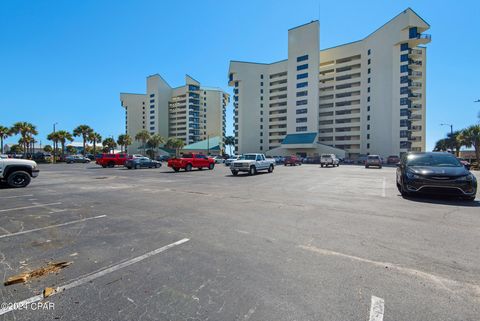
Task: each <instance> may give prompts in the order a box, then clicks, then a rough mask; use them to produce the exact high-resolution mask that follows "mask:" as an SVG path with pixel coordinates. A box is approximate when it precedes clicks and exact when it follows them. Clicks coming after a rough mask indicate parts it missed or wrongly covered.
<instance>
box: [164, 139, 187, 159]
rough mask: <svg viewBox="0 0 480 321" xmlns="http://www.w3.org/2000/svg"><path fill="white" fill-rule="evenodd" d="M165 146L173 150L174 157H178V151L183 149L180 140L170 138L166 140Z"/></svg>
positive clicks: (183, 144)
mask: <svg viewBox="0 0 480 321" xmlns="http://www.w3.org/2000/svg"><path fill="white" fill-rule="evenodd" d="M165 146H167V147H168V148H172V149H175V156H177V157H178V152H179V151H180V149H182V148H183V146H185V143H184V142H183V140H182V139H179V138H176V137H170V138H169V139H168V140H167V142H166V144H165Z"/></svg>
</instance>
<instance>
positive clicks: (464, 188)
mask: <svg viewBox="0 0 480 321" xmlns="http://www.w3.org/2000/svg"><path fill="white" fill-rule="evenodd" d="M396 180H397V188H398V191H399V192H400V193H401V194H402V196H408V195H410V194H413V193H426V194H434V195H452V196H461V197H463V198H464V199H466V200H469V201H473V200H475V196H476V194H477V179H476V178H475V175H473V174H472V173H470V171H469V170H468V169H467V168H465V166H464V165H463V164H462V163H460V161H459V160H458V159H457V158H456V157H455V156H454V155H452V154H450V153H442V152H428V153H412V152H410V153H407V154H405V155H403V156H402V159H401V160H400V163H399V164H398V167H397V173H396Z"/></svg>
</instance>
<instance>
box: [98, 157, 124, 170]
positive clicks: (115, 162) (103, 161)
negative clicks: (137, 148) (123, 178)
mask: <svg viewBox="0 0 480 321" xmlns="http://www.w3.org/2000/svg"><path fill="white" fill-rule="evenodd" d="M127 159H128V154H101V155H100V156H99V157H97V159H96V161H95V163H97V164H98V165H100V166H102V167H103V168H105V167H114V166H123V165H125V162H126V161H127Z"/></svg>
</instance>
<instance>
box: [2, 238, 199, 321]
mask: <svg viewBox="0 0 480 321" xmlns="http://www.w3.org/2000/svg"><path fill="white" fill-rule="evenodd" d="M188 241H190V239H187V238H185V239H181V240H180V241H177V242H175V243H172V244H169V245H165V246H163V247H161V248H158V249H156V250H153V251H151V252H148V253H145V254H143V255H140V256H137V257H135V258H133V259H130V260H128V261H125V262H122V263H119V264H115V265H111V266H110V267H107V268H104V269H101V270H98V271H96V272H93V273H90V274H87V275H84V276H82V277H80V278H78V279H76V280H75V281H73V282H70V283H67V284H65V285H63V286H59V287H57V288H56V289H55V291H54V292H53V293H52V295H55V294H58V293H61V292H64V291H66V290H69V289H72V288H75V287H77V286H80V285H83V284H85V283H88V282H91V281H93V280H95V279H97V278H99V277H102V276H104V275H106V274H109V273H112V272H115V271H117V270H120V269H123V268H124V267H127V266H130V265H132V264H135V263H138V262H140V261H143V260H145V259H147V258H149V257H151V256H154V255H156V254H159V253H162V252H165V251H166V250H168V249H170V248H172V247H174V246H177V245H180V244H183V243H186V242H188ZM41 300H43V295H36V296H33V297H31V298H28V299H26V300H23V301H20V302H16V303H15V304H13V305H11V306H8V307H6V308H3V309H0V315H3V314H5V313H8V312H11V311H13V309H14V306H27V305H28V304H31V303H34V302H38V301H41Z"/></svg>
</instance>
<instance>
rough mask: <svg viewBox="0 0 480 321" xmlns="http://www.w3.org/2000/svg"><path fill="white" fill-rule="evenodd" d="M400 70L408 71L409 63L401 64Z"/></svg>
mask: <svg viewBox="0 0 480 321" xmlns="http://www.w3.org/2000/svg"><path fill="white" fill-rule="evenodd" d="M400 72H408V65H401V66H400Z"/></svg>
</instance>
